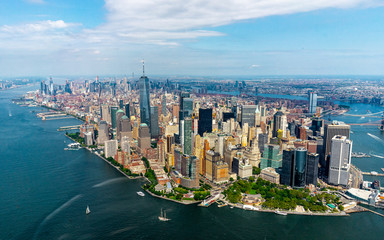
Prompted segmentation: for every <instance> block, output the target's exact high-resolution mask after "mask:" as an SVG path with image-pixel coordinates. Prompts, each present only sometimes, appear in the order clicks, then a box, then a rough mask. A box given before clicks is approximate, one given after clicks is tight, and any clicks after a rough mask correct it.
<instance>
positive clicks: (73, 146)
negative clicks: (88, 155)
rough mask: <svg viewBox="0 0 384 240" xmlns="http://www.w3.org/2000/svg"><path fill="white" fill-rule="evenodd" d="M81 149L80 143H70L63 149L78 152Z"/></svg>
mask: <svg viewBox="0 0 384 240" xmlns="http://www.w3.org/2000/svg"><path fill="white" fill-rule="evenodd" d="M80 148H81V144H80V143H70V144H68V147H67V148H64V150H79V149H80Z"/></svg>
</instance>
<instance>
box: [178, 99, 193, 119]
mask: <svg viewBox="0 0 384 240" xmlns="http://www.w3.org/2000/svg"><path fill="white" fill-rule="evenodd" d="M181 110H182V111H183V112H184V117H187V116H188V117H192V113H193V99H192V98H183V108H182V109H181Z"/></svg>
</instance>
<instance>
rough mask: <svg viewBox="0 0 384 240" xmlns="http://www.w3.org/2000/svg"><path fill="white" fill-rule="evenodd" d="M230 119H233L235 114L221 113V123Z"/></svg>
mask: <svg viewBox="0 0 384 240" xmlns="http://www.w3.org/2000/svg"><path fill="white" fill-rule="evenodd" d="M231 118H233V119H235V114H234V113H233V112H223V122H226V121H227V120H229V119H231Z"/></svg>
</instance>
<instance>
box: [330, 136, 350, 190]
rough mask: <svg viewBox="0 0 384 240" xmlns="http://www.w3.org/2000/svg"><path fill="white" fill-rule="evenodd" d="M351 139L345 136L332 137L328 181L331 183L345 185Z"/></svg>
mask: <svg viewBox="0 0 384 240" xmlns="http://www.w3.org/2000/svg"><path fill="white" fill-rule="evenodd" d="M351 154H352V141H351V140H349V139H347V137H346V136H341V135H336V136H334V137H333V138H332V145H331V158H330V163H329V177H328V182H329V183H330V184H333V185H344V186H347V185H348V182H349V171H350V167H351Z"/></svg>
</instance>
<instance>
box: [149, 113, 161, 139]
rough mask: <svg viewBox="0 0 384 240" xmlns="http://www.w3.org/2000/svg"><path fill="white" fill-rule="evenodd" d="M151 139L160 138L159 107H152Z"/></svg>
mask: <svg viewBox="0 0 384 240" xmlns="http://www.w3.org/2000/svg"><path fill="white" fill-rule="evenodd" d="M150 109H151V120H150V122H151V125H150V126H151V138H158V137H159V109H158V107H157V106H151V108H150Z"/></svg>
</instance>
